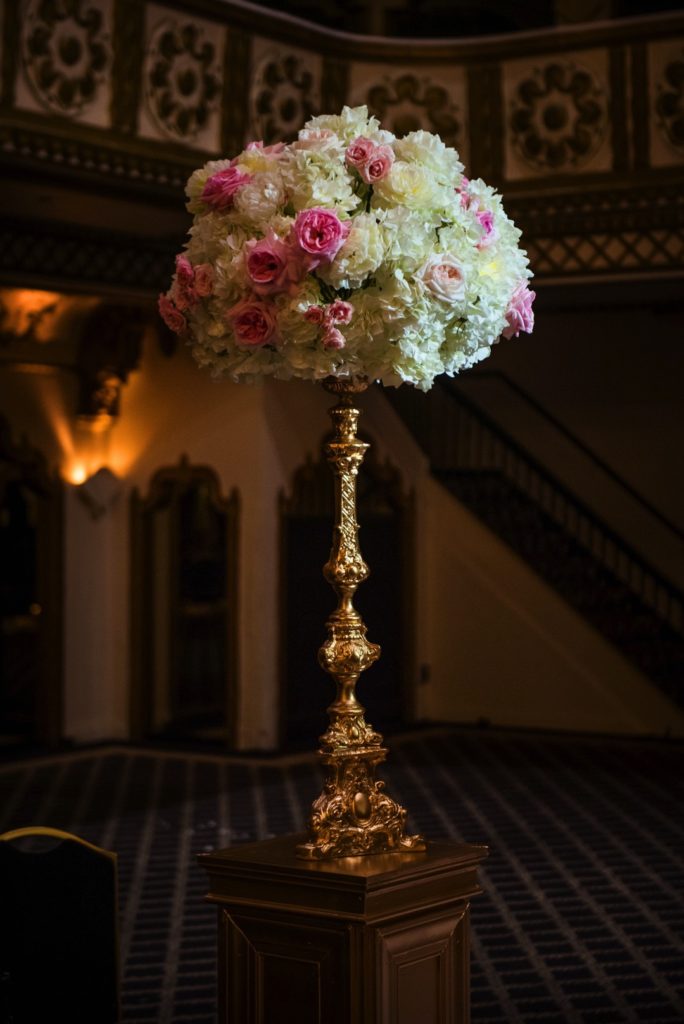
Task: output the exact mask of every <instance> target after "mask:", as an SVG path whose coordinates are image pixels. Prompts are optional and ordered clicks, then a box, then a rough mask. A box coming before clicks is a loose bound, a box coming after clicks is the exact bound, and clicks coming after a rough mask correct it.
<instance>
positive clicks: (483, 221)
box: [475, 210, 499, 249]
mask: <svg viewBox="0 0 684 1024" xmlns="http://www.w3.org/2000/svg"><path fill="white" fill-rule="evenodd" d="M475 216H476V217H477V219H478V222H479V224H480V227H481V228H482V237H481V238H480V241H479V242H478V243H477V247H478V249H486V248H487V247H488V246H490V245H491V244H492V242H495V241H496V240H497V238H498V237H499V229H498V228H497V227H496V225H495V224H494V214H493V213H490V212H489V210H480V211H478V213H476V214H475Z"/></svg>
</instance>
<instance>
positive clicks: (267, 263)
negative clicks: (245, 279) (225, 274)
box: [245, 231, 301, 295]
mask: <svg viewBox="0 0 684 1024" xmlns="http://www.w3.org/2000/svg"><path fill="white" fill-rule="evenodd" d="M245 251H246V253H247V256H246V260H245V266H246V268H247V274H248V275H249V278H250V280H251V281H252V287H253V289H254V291H255V292H256V294H257V295H273V294H274V293H275V292H282V291H286V290H287V289H288V288H289V287H290V285H291V284H293V283H294V281H296V280H297V278H298V277H299V276H300V275H301V261H300V259H299V255H298V253H297V252H296V251H295V250H294V249H293V247H292V246H291V245H289V244H288V243H287V242H283V241H282V240H281V239H280V238H278V236H277V235H276V234H275V232H274V231H270V232H269V234H268V235H266V237H265V238H262V239H260V240H259V241H257V240H256V239H250V241H248V242H246V243H245Z"/></svg>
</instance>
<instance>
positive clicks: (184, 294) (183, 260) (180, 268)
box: [171, 253, 198, 309]
mask: <svg viewBox="0 0 684 1024" xmlns="http://www.w3.org/2000/svg"><path fill="white" fill-rule="evenodd" d="M194 283H195V272H194V270H193V269H192V263H191V262H190V260H189V259H188V257H187V256H186V255H185V253H179V254H178V256H176V279H175V281H174V283H173V288H172V290H171V297H172V299H173V301H174V303H175V304H176V306H177V307H178V309H190V307H191V306H194V305H195V304H196V302H197V299H198V296H197V293H196V291H195V288H194Z"/></svg>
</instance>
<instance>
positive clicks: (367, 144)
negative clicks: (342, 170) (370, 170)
mask: <svg viewBox="0 0 684 1024" xmlns="http://www.w3.org/2000/svg"><path fill="white" fill-rule="evenodd" d="M375 148H376V146H375V143H374V142H373V140H372V139H367V138H365V136H363V135H359V137H358V138H356V139H354V141H353V142H351V143H350V144H349V146H348V147H347V152H346V153H345V154H344V159H345V161H346V163H348V164H349V166H350V167H356V169H357V170H360V169H361V168H362V167H363V166H364V165H365V164H367V163H368V161H369V160H370V158H371V156H372V155H373V150H374V149H375Z"/></svg>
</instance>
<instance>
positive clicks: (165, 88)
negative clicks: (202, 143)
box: [143, 17, 221, 143]
mask: <svg viewBox="0 0 684 1024" xmlns="http://www.w3.org/2000/svg"><path fill="white" fill-rule="evenodd" d="M143 81H144V93H145V102H146V107H147V111H148V112H149V114H151V116H152V119H153V121H154V124H155V125H156V127H157V128H158V129H159V132H161V134H162V136H165V137H167V138H171V139H175V140H176V141H181V142H186V143H195V142H198V141H199V139H200V136H201V135H202V134H203V133H205V131H206V129H207V128H208V126H209V123H210V121H211V120H212V117H213V115H215V114H216V112H217V111H218V108H219V102H220V96H221V70H220V53H219V46H218V44H217V42H216V37H215V33H214V34H212V33H211V32H210V31H208V28H207V25H206V23H204V22H200V21H198V20H196V19H195V20H193V21H188V20H186V19H183V20H180V19H176V18H170V17H167V18H165V19H164V20H163V21H162V22H161V23H158V24H157V25H156V27H155V28H154V30H153V31H152V33H151V35H150V37H149V41H148V46H147V54H146V58H145V66H144V70H143Z"/></svg>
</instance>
